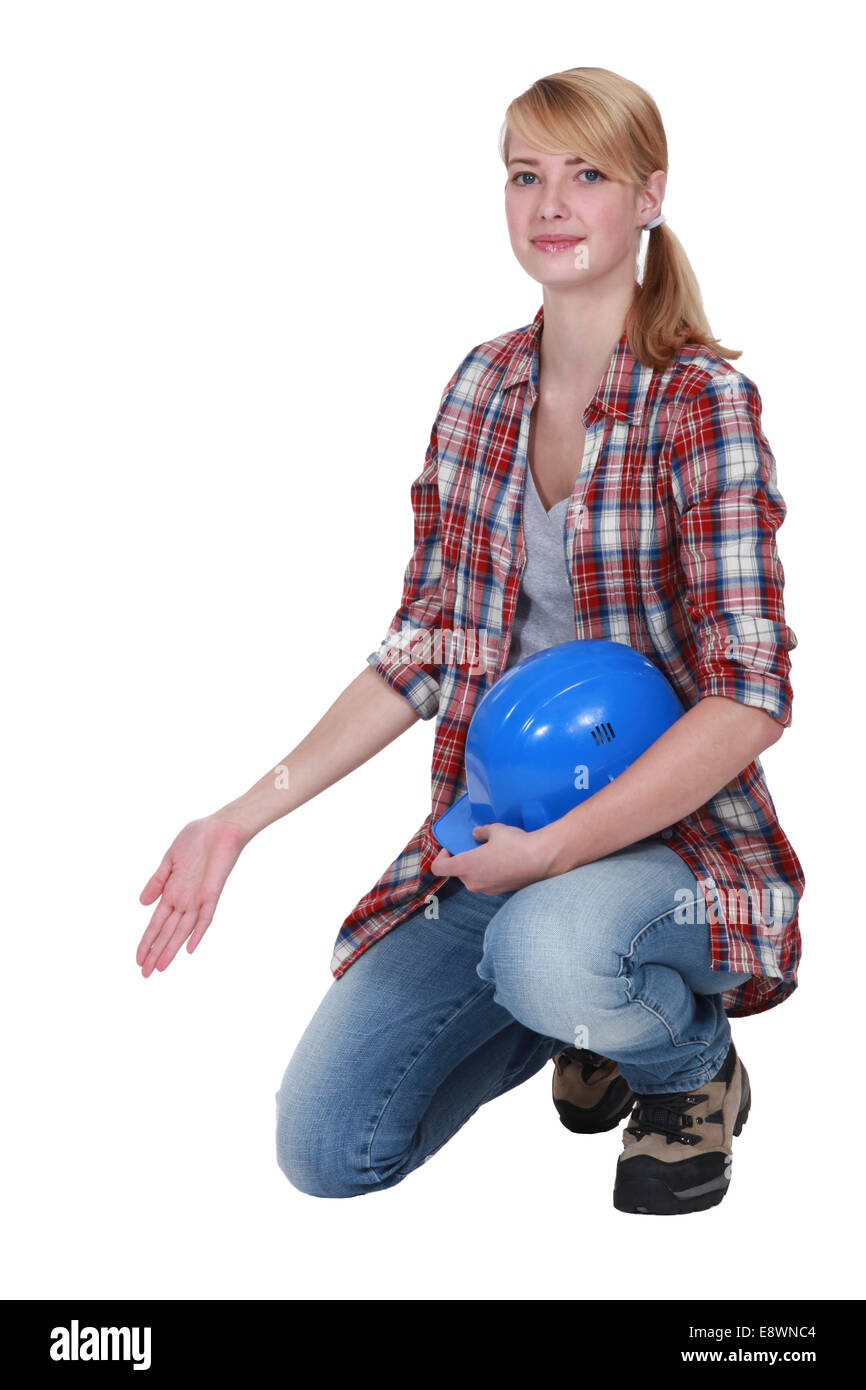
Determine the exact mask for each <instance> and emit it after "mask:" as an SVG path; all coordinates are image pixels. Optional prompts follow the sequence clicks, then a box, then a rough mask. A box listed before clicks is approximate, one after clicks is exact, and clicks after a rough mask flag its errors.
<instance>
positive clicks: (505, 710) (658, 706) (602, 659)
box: [433, 638, 685, 854]
mask: <svg viewBox="0 0 866 1390" xmlns="http://www.w3.org/2000/svg"><path fill="white" fill-rule="evenodd" d="M684 713H685V707H684V706H683V704H682V702H681V700H680V698H679V696H678V695H677V693H676V691H675V690H674V688H673V686H672V685H671V684H670V682H669V681H668V679H667V677H666V676H665V675H663V673H662V672H661V671H660V670H659V668H658V667H657V666H656V665H655V664H654V663H653V662H652V661H650V659H649V657H647V656H644V655H643V653H642V652H639V651H636V650H635V648H634V647H629V646H626V645H625V644H624V643H623V642H609V641H607V640H606V639H603V638H590V639H586V640H575V641H572V642H557V643H556V645H555V646H552V647H545V648H544V649H543V650H542V651H540V652H533V654H532V655H531V656H527V657H524V658H523V660H522V661H517V662H515V664H514V665H513V666H512V667H511V668H510V670H508V671H506V672H505V674H504V675H503V676H500V678H499V680H497V681H495V682H494V684H493V685H492V686H491V687H490V689H489V690H486V691H485V693H484V695H483V696H482V697H481V699H480V700H479V702H478V705H477V708H476V709H475V712H474V714H473V716H472V720H471V722H470V724H469V729H468V731H467V734H466V749H465V769H466V788H467V790H466V792H465V794H464V795H463V796H461V797H460V798H459V799H458V800H457V801H455V802H454V805H453V806H450V807H449V809H448V810H447V811H445V813H444V814H443V815H441V816H439V817H438V818H437V819H436V820H435V821H434V822H433V834H434V835H435V836H436V839H437V840H438V841H439V843H440V845H444V846H445V848H446V849H447V850H450V852H451V853H452V854H459V853H460V852H461V851H462V850H467V849H478V847H479V845H480V844H481V843H482V841H480V840H476V839H475V838H474V836H473V834H472V831H473V828H474V827H475V826H476V825H487V824H488V823H489V822H491V821H500V822H502V823H503V824H504V825H515V826H518V827H520V828H521V829H523V830H539V829H540V828H541V827H542V826H543V825H549V824H550V822H551V821H555V820H559V819H560V817H561V816H564V815H566V814H567V813H568V812H569V811H570V810H572V808H573V807H574V806H577V805H579V804H580V802H582V801H586V799H587V798H588V797H590V796H592V795H593V793H594V792H597V791H600V790H601V788H602V787H603V786H605V785H606V784H607V783H608V782H612V781H613V780H614V778H615V777H618V776H619V774H620V773H621V772H624V771H625V769H626V768H627V767H628V766H629V764H630V763H633V762H634V761H635V760H636V759H637V758H639V757H640V755H641V753H643V752H645V751H646V749H647V748H649V746H650V744H651V743H654V742H655V741H656V739H657V738H660V737H661V735H662V734H663V733H664V732H665V730H666V729H669V728H670V726H671V725H672V724H675V723H676V721H677V720H678V719H679V718H680V716H681V715H683V714H684Z"/></svg>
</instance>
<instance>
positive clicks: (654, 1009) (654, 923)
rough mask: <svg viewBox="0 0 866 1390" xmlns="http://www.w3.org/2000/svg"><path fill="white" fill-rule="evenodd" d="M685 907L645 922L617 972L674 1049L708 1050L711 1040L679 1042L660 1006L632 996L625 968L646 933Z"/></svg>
mask: <svg viewBox="0 0 866 1390" xmlns="http://www.w3.org/2000/svg"><path fill="white" fill-rule="evenodd" d="M698 902H700V898H699V897H697V896H696V897H694V898H693V899H692V905H694V904H695V903H698ZM683 906H685V904H683V903H681V904H679V905H678V906H677V907H670V908H668V909H667V911H666V912H660V913H659V914H658V916H657V917H653V918H652V920H651V921H649V922H645V923H644V925H643V926H642V927H641V928H640V929H639V930H638V931H636V932H635V934H634V936H633V937H632V939H631V943H630V945H629V948H628V951H627V952H626V953H625V955H621V956H620V965H619V970H618V971H617V978H618V979H622V980H624V981H625V992H626V997H627V998H628V999H629V1001H630V1002H631V1003H634V1004H640V1006H641V1008H642V1009H646V1011H647V1013H650V1014H652V1015H653V1017H654V1018H657V1019H658V1020H659V1022H660V1023H662V1024H663V1025H664V1027H665V1028H666V1029H667V1031H668V1035H669V1037H670V1040H671V1044H672V1045H673V1046H674V1047H694V1046H696V1045H697V1046H699V1047H703V1048H707V1047H709V1046H710V1043H711V1039H710V1038H692V1039H690V1040H689V1041H688V1042H680V1041H678V1040H677V1037H676V1034H675V1033H674V1030H673V1028H672V1026H671V1024H670V1023H669V1022H668V1020H667V1018H666V1017H665V1015H664V1014H663V1013H662V1012H661V1011H660V1009H659V1008H658V1006H657V1005H656V1006H655V1007H654V1006H653V1005H651V1004H648V1003H647V1001H646V1000H645V999H641V997H640V996H639V995H637V994H632V991H631V985H632V976H631V975H630V974H629V973H628V972H627V970H626V968H625V967H626V963H627V961H629V960H630V959H631V958H632V957H633V956H634V951H635V946H636V945H637V943H638V941H639V939H640V937H642V936H643V934H644V932H646V931H649V929H650V927H655V926H657V925H658V923H659V922H662V921H663V920H664V919H665V918H666V917H670V916H672V914H673V913H675V912H678V911H679V909H680V907H683ZM705 1066H706V1063H705ZM711 1075H712V1072H709V1073H708V1076H707V1079H709V1076H711Z"/></svg>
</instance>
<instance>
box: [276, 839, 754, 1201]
mask: <svg viewBox="0 0 866 1390" xmlns="http://www.w3.org/2000/svg"><path fill="white" fill-rule="evenodd" d="M682 890H685V891H682ZM675 895H676V896H675ZM703 902H704V896H703V891H702V889H701V886H700V884H699V883H698V880H697V879H696V878H695V876H694V874H693V873H692V872H691V870H690V869H689V867H688V865H687V864H685V862H684V861H683V860H682V859H681V858H680V857H679V855H678V854H676V853H675V852H674V850H672V849H670V848H669V846H668V845H666V844H665V843H664V841H663V840H661V839H660V838H659V837H654V836H649V837H648V838H646V839H644V840H640V841H637V842H636V843H634V844H632V845H628V846H626V847H625V848H624V849H621V850H619V851H617V853H615V854H611V855H609V856H607V857H606V858H604V859H598V860H596V861H595V862H594V863H592V864H584V865H581V867H580V868H577V869H572V870H571V871H570V872H568V873H564V874H560V875H558V876H557V877H555V878H549V879H542V880H541V881H540V882H538V883H532V884H529V885H528V886H527V887H525V888H520V889H517V890H514V891H512V892H508V893H499V894H486V893H473V892H470V891H469V889H467V888H465V887H464V885H463V883H462V882H461V881H460V880H459V879H457V878H453V879H450V880H449V881H448V883H447V884H446V885H444V886H443V888H442V889H441V891H440V892H439V894H438V901H437V902H434V903H432V904H430V905H429V906H428V907H426V908H425V907H422V908H420V909H419V910H418V911H417V912H415V913H414V914H413V915H412V916H411V917H408V918H406V919H405V921H403V922H400V923H399V924H398V925H397V926H396V927H393V928H392V929H391V931H390V932H388V933H387V934H386V935H385V936H383V937H381V938H380V940H379V941H377V942H376V943H375V945H373V946H371V947H369V948H368V950H367V951H366V952H365V953H364V954H363V955H362V956H360V957H359V958H358V960H357V961H355V963H354V964H353V965H351V966H350V967H349V969H348V970H347V971H346V972H345V973H344V974H343V975H342V976H340V978H339V979H336V980H334V981H333V983H332V984H331V986H330V988H329V989H328V991H327V993H326V994H325V997H324V999H323V1000H322V1002H321V1004H320V1005H319V1008H318V1009H317V1010H316V1013H315V1014H314V1016H313V1018H312V1020H311V1021H310V1023H309V1025H308V1027H307V1029H306V1031H305V1032H304V1034H303V1036H302V1038H301V1040H300V1042H299V1043H298V1046H297V1048H296V1050H295V1052H294V1054H293V1056H292V1058H291V1061H290V1062H289V1065H288V1067H287V1068H286V1071H285V1074H284V1076H283V1080H282V1084H281V1086H280V1089H279V1091H278V1092H277V1095H276V1101H277V1158H278V1162H279V1165H280V1168H281V1169H282V1171H283V1172H284V1173H285V1175H286V1177H287V1178H288V1179H289V1181H290V1182H291V1183H292V1184H293V1186H295V1187H297V1188H299V1189H300V1190H301V1191H302V1192H307V1193H309V1194H311V1195H313V1196H317V1197H352V1196H355V1195H357V1194H359V1193H363V1192H370V1191H376V1190H378V1189H380V1188H385V1187H392V1186H393V1185H394V1184H395V1183H398V1182H400V1181H401V1180H402V1179H403V1178H405V1177H406V1176H407V1175H408V1174H409V1173H411V1172H412V1171H413V1170H414V1169H415V1168H417V1167H419V1165H420V1164H422V1163H424V1162H426V1160H427V1159H428V1158H430V1157H431V1156H432V1155H433V1154H434V1153H436V1151H437V1150H438V1149H440V1148H441V1147H442V1146H443V1144H445V1143H447V1141H448V1140H449V1139H450V1138H451V1136H452V1135H454V1134H456V1132H457V1130H458V1129H460V1128H461V1126H462V1125H464V1124H465V1123H466V1121H467V1120H468V1119H469V1118H470V1116H472V1115H473V1114H474V1113H475V1111H476V1110H477V1109H478V1108H479V1107H480V1106H481V1105H484V1104H485V1103H486V1102H487V1101H490V1100H493V1099H494V1098H495V1097H496V1096H501V1095H503V1094H504V1093H505V1092H506V1091H510V1090H511V1089H512V1088H513V1087H514V1086H519V1085H520V1084H521V1082H523V1081H526V1080H528V1078H529V1077H531V1076H534V1075H535V1073H536V1072H537V1071H539V1070H540V1069H541V1068H542V1067H543V1066H544V1065H545V1063H546V1062H548V1061H549V1060H550V1059H551V1058H552V1057H553V1056H554V1054H555V1053H557V1052H560V1051H562V1049H563V1047H567V1046H569V1045H575V1044H577V1045H578V1046H581V1047H588V1048H590V1049H592V1050H593V1051H594V1052H599V1053H601V1054H602V1055H603V1056H605V1057H610V1058H613V1059H614V1060H615V1061H616V1062H618V1063H619V1067H620V1071H621V1073H622V1075H623V1076H624V1077H625V1079H626V1081H627V1082H628V1084H629V1085H630V1086H631V1088H632V1089H633V1090H634V1091H640V1092H643V1093H653V1092H662V1091H689V1090H692V1089H693V1088H695V1087H697V1086H699V1085H701V1083H702V1082H704V1081H708V1080H709V1079H710V1077H712V1076H714V1075H715V1073H716V1072H717V1071H718V1070H719V1068H720V1067H721V1065H722V1062H723V1060H724V1058H725V1054H726V1053H727V1050H728V1046H729V1043H730V1039H731V1034H730V1025H729V1023H728V1019H727V1016H726V1014H725V1012H724V1010H723V1008H722V1003H721V998H720V995H721V992H722V991H723V990H726V989H731V988H734V987H736V986H737V985H740V984H742V983H743V982H744V981H745V980H747V979H748V978H749V976H748V975H747V974H733V973H730V972H719V971H712V970H711V969H710V943H709V927H708V925H707V923H706V921H705V917H706V913H705V911H704V910H703V906H702V905H703ZM689 904H691V905H692V910H691V911H690V910H689ZM435 910H438V916H436V915H430V916H428V915H427V914H428V913H431V914H432V913H433V912H434V911H435ZM683 916H685V919H686V920H685V921H682V920H677V919H678V918H679V919H682V917H683Z"/></svg>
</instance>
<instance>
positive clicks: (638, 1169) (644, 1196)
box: [613, 1063, 752, 1216]
mask: <svg viewBox="0 0 866 1390" xmlns="http://www.w3.org/2000/svg"><path fill="white" fill-rule="evenodd" d="M740 1065H741V1066H742V1063H741V1064H740ZM742 1072H743V1088H744V1092H745V1094H744V1097H743V1101H742V1104H741V1106H740V1109H739V1110H738V1112H737V1118H736V1121H735V1122H734V1130H733V1133H734V1136H736V1135H738V1134H740V1133H741V1131H742V1128H743V1125H744V1124H745V1123H746V1121H747V1120H748V1118H749V1111H750V1109H751V1107H752V1088H751V1086H750V1084H749V1076H748V1073H747V1071H746V1069H745V1067H742ZM718 1157H719V1158H720V1159H721V1161H722V1167H721V1171H720V1172H715V1173H713V1172H712V1171H711V1170H710V1169H709V1168H708V1167H707V1166H706V1165H701V1164H700V1162H699V1160H689V1159H684V1160H683V1161H682V1162H681V1163H675V1164H673V1165H670V1174H669V1175H668V1172H667V1169H668V1165H667V1164H664V1163H661V1162H660V1161H659V1160H658V1159H656V1158H642V1157H637V1158H630V1159H629V1160H628V1162H627V1164H622V1165H621V1167H620V1170H619V1172H618V1173H617V1180H616V1183H615V1184H614V1189H613V1204H614V1206H615V1207H616V1209H617V1211H625V1212H628V1213H630V1214H631V1215H634V1216H685V1215H687V1214H688V1213H689V1212H693V1211H707V1210H708V1209H709V1208H710V1207H715V1206H718V1204H719V1203H720V1202H721V1200H722V1198H723V1197H724V1195H725V1193H726V1192H727V1190H728V1187H729V1186H730V1180H731V1166H732V1165H731V1163H730V1161H729V1160H728V1156H727V1155H726V1154H719V1155H718ZM689 1164H690V1165H691V1174H690V1173H689V1169H688V1168H687V1167H686V1165H689ZM702 1168H703V1171H701V1169H702ZM671 1180H679V1182H680V1184H681V1186H680V1190H679V1191H677V1190H676V1188H674V1187H672V1186H671Z"/></svg>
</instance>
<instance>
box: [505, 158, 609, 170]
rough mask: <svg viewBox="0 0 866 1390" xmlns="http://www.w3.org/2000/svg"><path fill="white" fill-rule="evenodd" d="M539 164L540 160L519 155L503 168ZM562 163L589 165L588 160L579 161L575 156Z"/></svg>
mask: <svg viewBox="0 0 866 1390" xmlns="http://www.w3.org/2000/svg"><path fill="white" fill-rule="evenodd" d="M540 163H541V160H540V159H524V158H523V157H522V156H521V155H515V156H514V158H513V159H509V161H508V163H507V165H506V166H505V167H506V168H507V169H510V168H511V166H512V164H536V165H537V164H540ZM563 163H564V164H588V163H589V160H588V159H579V158H578V157H577V155H571V156H569V158H568V159H565V160H563Z"/></svg>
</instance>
